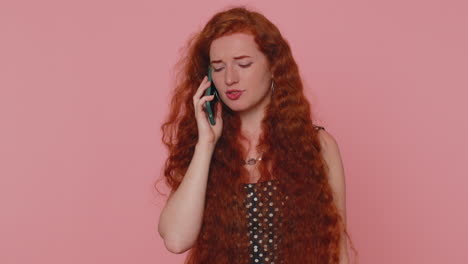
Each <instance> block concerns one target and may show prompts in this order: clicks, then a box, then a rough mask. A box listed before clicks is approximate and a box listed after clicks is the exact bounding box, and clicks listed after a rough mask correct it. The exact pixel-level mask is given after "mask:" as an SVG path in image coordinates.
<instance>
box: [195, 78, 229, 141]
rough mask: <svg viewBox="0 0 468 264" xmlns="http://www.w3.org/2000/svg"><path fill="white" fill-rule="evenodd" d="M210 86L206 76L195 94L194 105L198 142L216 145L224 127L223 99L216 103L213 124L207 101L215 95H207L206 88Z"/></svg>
mask: <svg viewBox="0 0 468 264" xmlns="http://www.w3.org/2000/svg"><path fill="white" fill-rule="evenodd" d="M209 86H210V82H209V81H208V77H206V76H205V77H204V78H203V80H202V82H201V84H200V86H199V87H198V89H197V91H196V92H195V95H194V96H193V106H194V109H195V118H196V120H197V126H198V143H208V144H213V145H215V144H216V142H217V141H218V139H219V137H220V136H221V132H222V129H223V119H222V115H221V114H222V107H221V101H219V102H218V103H216V110H215V112H216V117H215V121H216V124H215V125H214V126H213V125H211V124H210V121H209V120H208V116H207V114H206V109H205V102H206V101H212V100H213V99H214V95H211V96H205V95H204V94H205V90H206V89H207V88H208V87H209Z"/></svg>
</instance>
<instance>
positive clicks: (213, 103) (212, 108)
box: [205, 65, 219, 126]
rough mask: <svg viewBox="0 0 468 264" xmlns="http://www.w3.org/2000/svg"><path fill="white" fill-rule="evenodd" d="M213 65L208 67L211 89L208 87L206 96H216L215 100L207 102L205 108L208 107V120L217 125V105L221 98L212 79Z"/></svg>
mask: <svg viewBox="0 0 468 264" xmlns="http://www.w3.org/2000/svg"><path fill="white" fill-rule="evenodd" d="M211 71H212V69H211V65H210V66H208V81H209V82H210V84H211V85H210V87H208V88H207V89H206V91H205V95H214V98H213V100H211V101H207V102H205V107H206V113H207V115H208V119H209V120H210V124H211V125H213V126H214V125H215V124H216V120H215V116H216V113H215V108H216V107H215V106H216V103H217V102H218V101H219V98H218V91H217V90H216V87H215V85H214V83H213V79H212V78H211Z"/></svg>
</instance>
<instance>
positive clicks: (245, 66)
mask: <svg viewBox="0 0 468 264" xmlns="http://www.w3.org/2000/svg"><path fill="white" fill-rule="evenodd" d="M250 65H252V62H251V63H248V64H239V66H241V67H242V68H248V67H250ZM222 69H224V67H222V68H219V69H216V68H213V71H214V72H219V71H221V70H222Z"/></svg>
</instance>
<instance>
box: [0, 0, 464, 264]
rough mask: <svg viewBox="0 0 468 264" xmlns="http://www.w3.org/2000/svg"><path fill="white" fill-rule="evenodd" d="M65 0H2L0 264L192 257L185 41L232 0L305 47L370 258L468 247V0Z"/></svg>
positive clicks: (451, 253)
mask: <svg viewBox="0 0 468 264" xmlns="http://www.w3.org/2000/svg"><path fill="white" fill-rule="evenodd" d="M65 2H69V1H58V0H57V1H27V2H26V1H13V0H2V2H1V3H0V122H1V129H0V210H1V211H0V212H1V215H0V263H3V264H13V263H14V264H16V263H22V264H23V263H24V264H26V263H44V264H45V263H47V264H52V263H54V264H55V263H57V264H58V263H71V264H75V263H76V264H78V263H79V264H82V263H114V264H118V263H122V264H123V263H182V260H183V258H184V257H185V254H182V255H174V254H171V253H169V252H168V251H166V249H165V248H164V245H163V242H162V240H161V239H160V237H159V235H158V233H157V223H158V217H159V213H160V210H161V208H162V205H163V202H164V197H162V198H161V197H159V196H158V195H157V192H155V191H154V190H153V187H152V184H153V181H155V180H156V179H157V178H158V177H159V175H160V173H161V168H162V163H163V160H164V156H165V150H164V148H163V147H162V144H161V141H160V136H161V135H160V130H159V127H160V124H161V121H162V120H163V117H164V116H165V113H166V111H167V110H166V109H167V100H168V91H169V89H170V87H169V86H170V85H169V84H170V82H171V77H172V75H173V73H172V66H173V65H174V63H175V62H176V60H177V58H178V52H179V49H180V48H181V47H182V46H183V45H184V44H185V41H186V40H187V39H188V37H189V35H190V34H192V33H193V32H195V31H197V30H199V29H201V27H202V26H203V25H204V23H205V22H206V21H207V20H208V19H209V18H210V17H211V15H212V14H214V12H216V11H218V10H220V9H221V8H223V7H225V6H227V4H231V3H251V4H250V7H253V8H255V9H257V10H260V11H262V12H263V13H264V14H265V15H266V16H267V17H268V18H270V19H271V20H272V21H273V22H274V23H276V25H277V26H278V27H279V28H280V30H281V31H282V33H283V35H284V36H285V38H286V39H287V40H288V41H289V43H290V44H291V47H292V49H293V54H294V56H295V58H296V60H297V62H298V64H299V67H300V70H301V73H302V76H303V78H304V83H305V85H306V87H307V95H308V97H309V98H310V101H311V103H312V106H313V109H314V111H315V113H316V114H317V117H318V118H319V121H320V124H322V125H323V126H325V127H326V129H327V130H328V131H329V132H330V133H332V134H333V135H334V137H335V138H336V140H337V141H338V143H339V145H340V149H341V153H342V156H343V161H344V165H345V172H346V181H347V204H348V225H349V230H350V233H351V236H352V238H353V240H354V243H355V246H356V247H357V249H358V250H359V252H360V259H359V260H360V263H363V264H370V263H381V264H393V263H425V264H435V263H465V262H466V259H468V250H467V243H466V237H467V235H468V228H467V227H466V223H468V206H467V199H466V198H465V196H464V195H463V191H464V190H465V189H466V186H467V184H468V180H467V178H466V177H465V176H466V172H465V171H466V164H467V162H468V153H467V152H468V151H467V149H468V140H467V139H466V138H465V136H466V135H468V122H467V117H466V114H467V113H468V112H467V110H468V109H467V108H468V107H467V106H466V105H467V104H466V103H465V102H464V101H466V99H467V97H468V96H467V95H468V93H467V90H466V89H467V88H468V81H467V70H468V65H467V61H468V52H467V51H468V49H467V47H468V37H467V33H466V32H467V30H466V28H467V25H468V21H467V20H468V19H467V17H466V10H467V7H468V6H467V4H466V2H464V1H442V0H439V1H416V0H411V1H408V0H405V1H403V0H400V1H370V0H368V1H365V0H356V1H305V0H304V1H296V2H294V1H287V3H286V2H285V1H277V2H272V1H255V2H253V1H239V2H237V1H214V0H212V1H178V0H176V1H168V2H167V4H161V3H160V2H158V1H149V0H146V1H142V0H139V1H111V0H108V1H102V0H99V1H74V3H65ZM293 2H294V3H293ZM377 2H379V3H377ZM463 169H465V170H463ZM159 186H160V188H161V190H164V191H165V190H167V189H166V188H165V186H164V184H162V183H161V184H160V185H159Z"/></svg>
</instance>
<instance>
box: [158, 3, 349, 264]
mask: <svg viewBox="0 0 468 264" xmlns="http://www.w3.org/2000/svg"><path fill="white" fill-rule="evenodd" d="M238 32H242V33H249V34H252V35H253V36H254V37H255V42H256V44H257V45H258V48H259V50H260V51H261V52H262V53H263V54H264V55H265V56H266V57H267V59H268V62H269V65H270V70H271V72H272V73H273V76H274V82H275V90H274V93H273V95H272V100H271V103H270V104H269V106H268V107H267V109H266V112H265V117H264V119H263V121H262V124H261V127H262V134H261V136H260V139H259V145H258V147H257V150H258V151H259V153H262V152H263V153H264V154H263V157H262V162H260V163H259V164H260V165H259V171H260V173H261V178H260V180H259V181H268V180H274V179H276V180H278V181H279V183H280V184H279V185H278V191H277V192H276V194H275V195H280V196H281V197H283V198H284V197H288V199H287V200H285V201H286V202H285V203H284V205H283V207H282V208H281V218H280V219H281V220H280V228H279V230H277V231H276V232H277V233H278V234H279V236H280V238H281V239H280V240H279V241H280V242H279V244H278V249H279V250H278V253H277V259H276V260H275V263H294V264H297V263H320V264H324V263H338V262H339V256H340V239H341V236H342V234H343V233H344V234H346V236H348V238H349V235H348V233H347V231H346V226H345V223H344V221H343V219H342V217H341V216H340V214H339V212H338V209H337V207H336V205H335V202H334V197H333V194H332V190H331V187H330V185H329V183H328V180H327V171H328V167H327V165H326V163H325V161H324V159H323V158H322V156H321V145H320V142H319V139H318V131H316V130H315V129H314V125H313V122H312V115H311V111H310V105H309V102H308V100H307V99H306V97H305V96H304V93H303V85H302V81H301V78H300V75H299V71H298V66H297V64H296V62H295V61H294V59H293V56H292V53H291V49H290V47H289V44H288V43H287V41H286V40H285V39H284V38H283V37H282V36H281V34H280V31H279V30H278V28H277V27H276V26H275V25H273V24H272V23H271V22H270V21H269V20H268V19H267V18H265V17H264V16H263V15H262V14H260V13H258V12H255V11H250V10H247V8H245V7H243V6H240V7H235V8H231V9H228V10H225V11H222V12H219V13H217V14H215V15H214V16H213V17H212V18H211V19H210V20H209V22H208V23H207V24H206V26H205V27H204V28H203V29H202V31H201V32H199V33H197V34H195V35H193V36H192V37H191V39H190V41H189V43H188V46H187V50H186V54H185V55H184V56H182V59H181V61H180V62H179V64H178V65H179V66H181V67H182V68H181V70H180V72H179V75H177V76H178V78H177V82H176V83H175V90H174V93H173V96H172V101H171V105H170V114H169V115H168V117H167V119H166V120H165V122H164V123H163V125H162V127H161V129H162V133H163V136H162V140H163V143H164V144H165V145H166V147H167V148H168V151H169V155H168V158H167V160H166V162H165V165H164V176H165V180H166V183H167V184H168V185H169V187H170V188H171V190H172V191H175V190H176V189H177V188H178V187H179V185H180V183H181V181H182V179H183V175H185V172H186V170H187V168H188V166H189V164H190V161H191V159H192V156H193V154H194V149H195V145H196V143H197V140H198V130H197V123H196V119H195V114H194V107H193V101H192V97H193V95H194V93H195V91H196V90H197V88H198V86H199V85H200V83H201V81H202V79H203V77H204V76H205V75H206V74H207V68H208V65H209V63H210V57H209V48H210V45H211V43H212V41H213V40H214V39H216V38H218V37H221V36H225V35H228V34H232V33H238ZM222 107H223V115H222V118H223V124H224V125H223V131H222V135H221V137H220V138H219V140H218V142H217V144H216V148H215V151H214V153H213V157H212V161H211V164H210V170H209V177H208V185H207V190H206V201H205V211H204V215H203V224H202V227H201V230H200V233H199V236H198V239H197V241H196V243H195V244H194V246H193V247H192V249H191V250H190V252H189V254H188V256H187V259H186V262H185V263H186V264H199V263H203V264H208V263H216V264H223V263H248V261H249V259H250V258H249V252H248V250H246V249H248V248H249V238H248V236H246V235H245V233H246V230H247V226H248V223H247V220H246V217H245V211H244V209H245V206H244V203H243V202H244V197H245V196H246V194H245V189H244V188H243V186H244V184H245V183H246V182H247V181H248V173H247V170H246V169H245V168H244V166H243V165H242V161H243V157H245V154H246V150H245V149H244V148H243V147H242V145H241V143H240V138H241V137H242V136H243V135H241V132H240V127H241V121H240V118H239V116H238V115H237V114H236V113H235V112H233V111H231V110H230V109H229V108H228V107H227V106H226V105H224V104H223V105H222ZM283 200H284V199H283ZM187 202H189V201H187ZM187 221H190V219H187Z"/></svg>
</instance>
